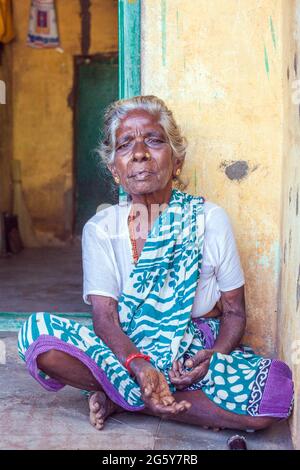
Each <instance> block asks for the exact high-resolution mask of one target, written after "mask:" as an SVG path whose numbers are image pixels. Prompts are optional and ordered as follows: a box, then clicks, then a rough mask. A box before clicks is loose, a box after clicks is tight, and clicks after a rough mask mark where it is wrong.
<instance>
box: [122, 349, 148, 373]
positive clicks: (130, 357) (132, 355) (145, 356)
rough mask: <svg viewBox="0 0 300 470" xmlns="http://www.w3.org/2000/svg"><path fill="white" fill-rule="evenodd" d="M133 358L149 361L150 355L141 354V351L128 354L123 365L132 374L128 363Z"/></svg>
mask: <svg viewBox="0 0 300 470" xmlns="http://www.w3.org/2000/svg"><path fill="white" fill-rule="evenodd" d="M133 359H144V360H145V361H148V362H150V356H147V354H142V353H133V354H129V356H128V357H127V359H126V361H125V364H124V366H125V367H126V369H127V370H128V372H129V373H130V374H131V375H134V374H133V372H132V370H131V367H130V363H131V361H132V360H133Z"/></svg>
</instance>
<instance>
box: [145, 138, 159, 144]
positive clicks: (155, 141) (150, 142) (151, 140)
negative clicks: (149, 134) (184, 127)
mask: <svg viewBox="0 0 300 470" xmlns="http://www.w3.org/2000/svg"><path fill="white" fill-rule="evenodd" d="M147 142H148V143H149V144H161V143H162V140H160V139H154V138H152V139H148V140H147Z"/></svg>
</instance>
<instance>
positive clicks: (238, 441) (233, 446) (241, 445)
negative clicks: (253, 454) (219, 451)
mask: <svg viewBox="0 0 300 470" xmlns="http://www.w3.org/2000/svg"><path fill="white" fill-rule="evenodd" d="M227 445H228V447H229V449H230V450H248V449H247V443H246V439H245V437H244V436H239V435H238V434H237V435H236V436H232V437H230V438H229V439H228V441H227Z"/></svg>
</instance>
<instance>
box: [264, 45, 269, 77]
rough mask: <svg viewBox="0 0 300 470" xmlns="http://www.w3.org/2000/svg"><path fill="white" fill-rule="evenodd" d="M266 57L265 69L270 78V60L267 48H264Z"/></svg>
mask: <svg viewBox="0 0 300 470" xmlns="http://www.w3.org/2000/svg"><path fill="white" fill-rule="evenodd" d="M264 57H265V69H266V72H267V75H268V77H269V78H270V65H269V58H268V52H267V48H266V46H264Z"/></svg>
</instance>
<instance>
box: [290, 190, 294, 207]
mask: <svg viewBox="0 0 300 470" xmlns="http://www.w3.org/2000/svg"><path fill="white" fill-rule="evenodd" d="M292 191H293V189H292V188H290V190H289V206H290V205H291V202H292Z"/></svg>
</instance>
